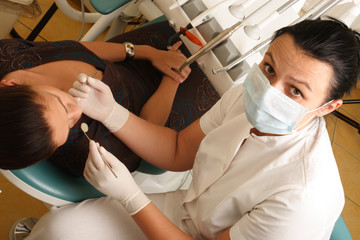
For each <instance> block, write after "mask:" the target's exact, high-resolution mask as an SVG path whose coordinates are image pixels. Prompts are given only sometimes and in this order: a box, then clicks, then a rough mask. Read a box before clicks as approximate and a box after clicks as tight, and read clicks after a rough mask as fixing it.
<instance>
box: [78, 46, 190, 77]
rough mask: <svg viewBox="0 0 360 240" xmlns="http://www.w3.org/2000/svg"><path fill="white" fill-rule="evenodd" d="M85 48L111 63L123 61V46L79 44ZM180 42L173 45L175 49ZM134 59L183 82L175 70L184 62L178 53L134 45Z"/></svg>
mask: <svg viewBox="0 0 360 240" xmlns="http://www.w3.org/2000/svg"><path fill="white" fill-rule="evenodd" d="M81 44H82V45H84V46H85V47H86V48H88V49H89V50H91V51H92V52H94V53H95V54H96V55H97V56H98V57H100V58H102V59H105V60H108V61H111V62H121V61H124V60H125V57H126V54H125V46H124V44H121V43H111V42H81ZM180 45H181V42H177V43H175V44H174V46H176V49H178V48H179V47H180ZM134 47H135V56H134V59H144V60H149V61H150V62H151V63H152V64H153V66H154V67H155V68H157V69H158V70H159V71H161V72H162V73H164V74H166V75H168V76H169V77H171V78H172V79H174V80H175V81H177V82H182V81H184V73H181V74H179V73H178V72H177V71H176V69H179V68H180V66H181V65H182V64H183V63H184V61H185V60H186V57H185V56H184V55H183V54H182V53H181V52H180V51H163V50H159V49H156V48H153V47H151V46H148V45H135V46H134Z"/></svg>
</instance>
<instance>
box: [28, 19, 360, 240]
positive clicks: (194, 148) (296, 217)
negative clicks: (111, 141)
mask: <svg viewBox="0 0 360 240" xmlns="http://www.w3.org/2000/svg"><path fill="white" fill-rule="evenodd" d="M359 50H360V49H359V35H358V33H356V32H354V31H352V30H350V29H349V28H347V27H346V26H345V25H343V24H342V23H340V22H338V21H335V20H314V21H304V22H301V23H298V24H296V25H294V26H289V27H285V28H283V29H281V30H279V31H278V32H277V33H276V34H275V37H274V40H273V42H272V44H271V45H270V47H269V49H268V51H267V52H266V54H265V56H264V59H263V61H262V62H261V63H260V64H259V65H256V64H255V65H254V66H253V67H252V69H251V71H250V73H249V74H248V76H247V78H246V80H245V82H244V84H241V85H238V86H235V87H234V88H232V89H230V90H229V91H227V92H226V93H225V94H224V96H223V97H222V98H221V99H220V100H219V101H218V102H217V103H216V104H215V105H214V106H213V108H212V109H211V110H209V111H208V112H207V113H206V114H205V115H203V116H202V117H201V118H200V119H199V120H197V121H195V122H193V123H192V124H191V125H190V126H188V127H187V128H185V129H184V130H182V131H180V132H179V133H177V132H175V131H173V130H171V129H167V128H165V127H161V126H156V125H154V124H151V123H149V122H146V121H145V120H143V119H140V118H138V117H136V116H135V115H133V114H131V113H129V112H128V111H127V110H126V109H124V108H122V107H121V106H120V105H118V104H117V103H115V101H114V100H113V97H112V95H111V91H110V90H109V89H108V87H107V86H105V85H104V84H103V83H101V81H98V80H95V79H92V78H89V79H88V85H81V84H79V83H75V84H74V91H73V95H74V96H75V97H77V98H78V103H79V105H80V106H81V107H82V109H83V111H84V113H85V114H87V115H88V116H90V117H92V118H94V119H96V120H99V121H101V122H103V123H104V125H105V126H106V127H108V128H109V129H110V131H112V132H113V133H114V134H115V135H116V136H117V137H118V138H119V139H121V140H122V141H123V142H124V143H125V144H127V146H128V147H129V148H131V149H132V150H133V151H134V152H136V153H137V154H138V155H139V156H140V157H142V158H143V159H145V160H147V161H149V162H150V163H152V164H154V165H157V166H159V167H161V168H163V169H167V170H172V171H183V170H188V169H193V181H192V183H191V185H190V188H189V189H188V190H178V191H175V192H170V193H164V194H150V195H146V194H144V193H143V192H142V191H141V190H140V189H139V187H138V186H137V185H136V183H135V182H134V180H133V178H132V176H131V174H130V173H129V172H128V170H127V169H126V168H125V167H124V166H123V165H122V163H121V162H119V161H118V160H117V159H116V158H115V157H114V156H113V155H111V154H110V153H109V152H107V151H106V150H105V149H104V148H102V147H99V146H97V144H96V143H95V142H91V143H90V154H89V156H88V160H87V164H86V168H85V172H84V175H85V177H86V179H87V180H88V181H89V182H90V183H91V184H92V185H94V186H95V187H96V188H97V189H98V190H100V191H101V192H103V193H104V194H106V195H108V197H104V198H100V199H92V200H87V201H85V202H82V203H80V204H73V205H70V206H65V207H62V208H60V209H55V208H54V209H52V210H51V211H50V212H49V213H48V214H46V215H45V216H44V217H43V218H42V219H40V221H39V222H38V223H37V224H36V225H35V228H34V229H33V232H32V234H31V236H30V237H29V238H28V239H219V240H220V239H232V240H235V239H266V240H269V239H276V240H279V239H329V237H330V234H331V232H332V229H333V227H334V224H335V221H336V220H337V219H338V217H339V215H340V213H341V211H342V208H343V205H344V193H343V188H342V184H341V180H340V177H339V173H338V169H337V166H336V162H335V159H334V156H333V153H332V149H331V144H330V141H329V137H328V134H327V130H326V126H325V121H324V119H323V116H324V115H326V114H329V113H331V112H332V111H334V110H335V109H337V108H338V107H340V106H341V104H342V100H341V97H342V96H343V95H344V93H346V92H349V91H350V89H351V88H352V87H353V86H355V84H356V81H357V79H358V75H359V66H360V61H359V52H360V51H359ZM102 156H103V158H104V159H105V160H106V161H108V162H109V163H110V165H111V166H112V168H113V170H114V171H115V172H116V174H117V176H118V178H115V177H114V175H113V174H112V173H111V171H110V170H109V169H108V168H107V167H106V165H105V164H104V162H103V159H102ZM127 214H129V215H130V216H132V219H133V220H134V222H133V221H131V218H130V217H128V216H127ZM135 223H136V224H135Z"/></svg>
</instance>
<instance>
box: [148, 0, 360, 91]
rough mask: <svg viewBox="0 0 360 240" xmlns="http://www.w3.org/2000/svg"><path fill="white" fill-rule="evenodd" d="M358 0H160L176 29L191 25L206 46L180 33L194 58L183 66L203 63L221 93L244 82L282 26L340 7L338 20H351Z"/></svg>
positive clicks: (160, 7)
mask: <svg viewBox="0 0 360 240" xmlns="http://www.w3.org/2000/svg"><path fill="white" fill-rule="evenodd" d="M344 2H346V3H349V2H355V6H354V4H353V6H352V7H350V9H349V7H348V6H349V4H343V3H344ZM358 2H359V1H358V0H355V1H350V0H347V1H344V0H338V1H336V0H335V1H330V0H323V1H319V0H258V1H255V0H237V1H235V0H230V1H224V0H184V1H181V0H177V1H175V0H170V1H169V0H167V1H166V0H154V3H155V4H156V5H157V6H158V7H159V9H160V10H161V11H162V12H163V13H164V15H165V17H166V18H167V19H168V21H169V23H170V25H171V26H172V27H173V28H174V29H175V31H177V32H178V31H180V28H181V27H185V26H188V25H189V23H190V24H191V25H192V28H191V34H193V35H194V36H195V37H196V38H197V39H198V40H199V41H200V42H202V43H203V45H204V46H203V47H200V46H199V45H196V44H194V42H192V41H191V40H189V39H187V37H185V36H181V35H180V38H181V39H182V41H183V42H184V44H185V46H186V47H187V48H188V50H189V52H190V53H191V56H190V57H188V59H187V60H186V62H185V63H184V64H183V65H182V66H181V67H180V68H179V69H178V70H179V71H181V70H182V69H183V68H184V67H185V66H187V65H189V64H191V63H193V62H197V64H198V65H199V67H200V68H201V70H202V71H203V72H204V73H205V75H206V76H207V77H208V79H209V80H210V82H211V83H212V84H213V86H214V88H215V89H216V90H217V91H218V92H219V94H220V95H222V94H223V93H224V92H226V91H227V90H228V89H229V88H231V87H232V86H234V85H236V84H239V83H241V82H242V81H243V80H244V78H245V76H246V74H247V72H248V71H249V70H250V66H252V65H253V64H254V63H255V62H259V61H260V60H261V59H262V54H263V51H264V50H265V49H266V47H267V46H268V45H269V43H270V42H271V38H272V35H273V33H274V32H275V31H276V30H278V29H280V28H282V27H284V26H287V25H291V24H294V23H297V22H300V21H303V20H305V19H316V18H318V17H320V16H322V15H324V14H326V15H329V14H328V13H329V12H331V11H332V10H337V9H339V8H341V11H339V13H341V14H340V15H342V16H340V17H339V16H338V15H339V14H337V15H336V14H335V18H338V19H340V20H342V21H344V22H346V23H347V24H351V23H352V22H354V21H355V20H354V18H355V16H358V15H359V14H358V13H359V12H360V6H358V4H357V3H358ZM340 5H342V6H340ZM279 6H280V7H279ZM342 8H344V9H345V10H346V11H345V10H343V9H342Z"/></svg>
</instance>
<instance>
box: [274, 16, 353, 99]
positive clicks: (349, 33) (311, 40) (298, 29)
mask: <svg viewBox="0 0 360 240" xmlns="http://www.w3.org/2000/svg"><path fill="white" fill-rule="evenodd" d="M285 33H288V34H290V35H291V36H292V37H293V39H294V41H295V44H296V45H297V46H298V47H300V48H301V49H302V50H303V51H304V52H305V53H306V54H308V55H309V56H311V57H313V58H316V59H318V60H320V61H323V62H325V63H328V64H330V65H331V67H332V68H333V72H334V77H333V81H332V82H331V83H330V89H329V90H328V99H325V101H330V100H332V99H340V98H342V97H343V96H344V94H346V93H350V91H351V89H352V88H353V87H354V86H356V82H357V80H358V78H359V72H360V60H359V58H360V56H359V54H360V43H359V41H360V40H359V38H360V35H359V33H358V32H356V31H354V30H351V29H350V28H348V27H347V26H346V25H345V24H344V23H342V22H340V21H338V20H336V19H334V18H329V19H328V20H320V19H318V20H305V21H302V22H300V23H297V24H295V25H293V26H287V27H284V28H282V29H280V30H278V31H277V32H276V33H275V35H274V40H275V39H276V38H277V37H279V36H281V35H283V34H285Z"/></svg>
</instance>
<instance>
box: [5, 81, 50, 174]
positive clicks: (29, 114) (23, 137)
mask: <svg viewBox="0 0 360 240" xmlns="http://www.w3.org/2000/svg"><path fill="white" fill-rule="evenodd" d="M0 102H1V104H0V116H1V117H0V128H1V129H0V168H2V169H20V168H25V167H28V166H30V165H33V164H35V163H37V162H39V161H42V160H46V159H48V158H49V157H50V155H51V154H52V153H53V152H54V151H55V148H56V147H55V144H54V141H53V140H52V134H51V133H52V132H51V128H50V126H49V124H48V123H47V121H46V119H45V117H44V112H45V111H44V109H46V106H45V105H42V104H41V99H40V97H39V96H38V95H37V94H36V92H34V91H33V90H32V89H31V88H30V87H29V86H25V85H19V86H9V87H1V88H0Z"/></svg>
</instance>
